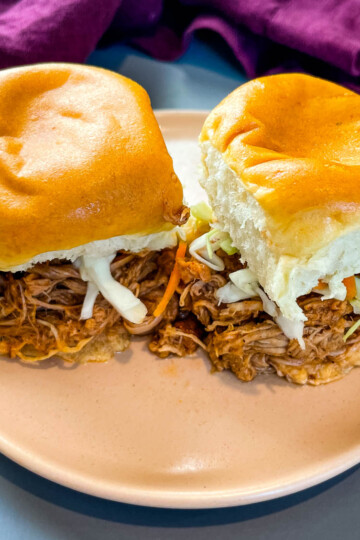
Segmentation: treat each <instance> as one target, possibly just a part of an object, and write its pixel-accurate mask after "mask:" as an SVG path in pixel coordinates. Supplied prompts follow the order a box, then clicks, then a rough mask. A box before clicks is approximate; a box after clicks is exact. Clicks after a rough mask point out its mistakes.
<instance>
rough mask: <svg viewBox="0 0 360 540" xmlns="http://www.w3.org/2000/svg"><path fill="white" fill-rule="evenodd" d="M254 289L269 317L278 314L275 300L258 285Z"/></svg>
mask: <svg viewBox="0 0 360 540" xmlns="http://www.w3.org/2000/svg"><path fill="white" fill-rule="evenodd" d="M255 289H256V292H257V293H258V295H259V296H260V298H261V301H262V303H263V308H264V311H265V313H267V314H268V315H270V317H274V318H276V317H277V316H278V315H279V309H278V307H277V305H276V304H275V302H273V301H272V300H270V298H269V297H268V295H267V294H266V293H265V292H264V291H263V290H262V289H261V288H260V287H256V288H255Z"/></svg>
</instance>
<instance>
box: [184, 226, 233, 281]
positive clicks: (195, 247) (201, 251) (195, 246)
mask: <svg viewBox="0 0 360 540" xmlns="http://www.w3.org/2000/svg"><path fill="white" fill-rule="evenodd" d="M210 232H212V231H210ZM207 235H208V233H206V234H203V235H202V236H199V238H195V240H194V241H193V242H191V244H190V247H189V253H190V255H192V256H193V257H194V259H197V260H198V261H200V262H202V263H203V264H206V265H207V266H208V267H209V268H211V269H212V270H217V271H218V272H221V271H222V270H224V268H225V264H224V261H223V260H222V259H221V258H220V257H218V255H216V254H215V253H214V252H212V256H209V252H208V248H207Z"/></svg>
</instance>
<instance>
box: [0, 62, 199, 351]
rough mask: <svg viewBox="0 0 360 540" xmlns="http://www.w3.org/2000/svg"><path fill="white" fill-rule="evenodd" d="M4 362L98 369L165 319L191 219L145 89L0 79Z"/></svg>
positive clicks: (71, 71) (70, 68)
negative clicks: (172, 272) (67, 363)
mask: <svg viewBox="0 0 360 540" xmlns="http://www.w3.org/2000/svg"><path fill="white" fill-rule="evenodd" d="M0 126H1V134H0V193H1V195H0V216H1V220H0V223H1V224H0V354H2V355H7V356H10V357H16V356H17V357H20V358H21V359H23V360H27V361H34V360H42V359H45V358H48V357H50V356H53V355H55V354H57V355H60V356H62V357H63V358H65V359H66V360H73V359H76V360H84V361H85V360H106V359H107V358H109V357H110V356H112V354H113V352H114V351H115V350H123V349H125V348H126V347H127V346H128V344H129V339H128V335H129V332H130V333H143V332H147V331H149V330H151V325H154V324H157V323H158V322H159V321H160V320H166V317H167V312H168V311H169V310H171V303H170V305H169V306H166V310H167V311H166V310H163V311H162V312H161V315H160V316H159V317H158V318H157V319H156V320H155V319H154V317H152V316H151V312H152V311H153V310H154V308H155V307H156V305H157V304H158V303H159V301H160V299H161V297H162V296H163V294H164V290H165V288H166V284H167V280H168V274H169V272H168V271H167V268H168V267H171V265H173V260H174V253H173V250H172V249H171V248H173V247H174V246H176V245H177V243H178V237H177V232H176V231H177V229H178V226H179V225H182V224H183V223H184V222H185V221H186V219H187V217H188V209H187V208H186V207H184V206H183V202H182V199H183V193H182V186H181V184H180V182H179V180H178V178H177V176H176V174H175V173H174V170H173V165H172V160H171V158H170V156H169V154H168V152H167V149H166V146H165V143H164V140H163V137H162V135H161V132H160V129H159V126H158V124H157V122H156V119H155V117H154V114H153V111H152V109H151V105H150V100H149V97H148V95H147V93H146V92H145V90H144V89H143V88H142V87H140V86H139V85H138V84H136V83H135V82H133V81H131V80H129V79H127V78H125V77H122V76H120V75H118V74H115V73H112V72H109V71H106V70H103V69H98V68H94V67H89V66H80V65H72V64H42V65H34V66H27V67H22V68H15V69H9V70H5V71H1V72H0Z"/></svg>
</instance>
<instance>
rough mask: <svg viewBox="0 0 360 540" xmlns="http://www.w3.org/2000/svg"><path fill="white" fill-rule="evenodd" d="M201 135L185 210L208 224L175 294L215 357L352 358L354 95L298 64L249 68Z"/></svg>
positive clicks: (315, 379) (243, 372)
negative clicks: (261, 73) (261, 72)
mask: <svg viewBox="0 0 360 540" xmlns="http://www.w3.org/2000/svg"><path fill="white" fill-rule="evenodd" d="M200 146H201V151H202V163H203V177H202V179H201V182H200V183H201V185H202V186H203V188H204V189H205V191H206V193H207V195H208V199H209V204H210V206H211V210H210V208H208V210H207V211H206V206H205V205H204V203H203V206H202V208H200V207H198V208H195V209H192V212H193V214H195V217H196V215H197V217H198V218H199V217H201V216H199V212H200V213H202V219H203V220H206V219H207V220H208V223H209V229H208V232H206V233H205V234H202V235H199V236H198V237H197V238H196V239H195V240H193V242H192V243H191V245H190V249H189V257H188V259H187V264H188V268H187V274H188V275H186V272H185V270H184V271H183V275H182V278H181V282H180V287H179V289H178V293H179V295H180V296H179V298H180V300H179V304H180V309H181V310H183V311H184V312H188V313H191V314H192V315H194V316H195V317H196V320H197V323H198V324H200V327H201V328H200V330H199V329H198V337H199V339H201V343H202V347H203V348H204V349H206V351H207V353H208V355H209V357H210V359H211V360H212V362H213V365H214V367H215V369H217V370H222V369H231V370H232V371H234V372H235V374H236V375H237V376H238V377H239V378H240V379H241V380H244V381H249V380H252V379H253V378H254V377H255V376H256V375H257V374H259V373H266V372H276V373H277V374H278V375H280V376H283V377H286V378H287V379H288V380H289V381H292V382H295V383H299V384H305V383H309V384H314V385H317V384H321V383H327V382H330V381H333V380H335V379H338V378H340V377H342V376H343V375H345V374H346V373H347V372H349V371H350V369H351V368H352V367H353V366H355V365H357V364H359V363H360V316H359V314H360V279H359V277H358V275H360V97H359V96H358V95H357V94H355V93H353V92H351V91H350V90H347V89H345V88H342V87H341V86H338V85H336V84H333V83H330V82H328V81H325V80H321V79H317V78H314V77H310V76H307V75H301V74H287V75H275V76H270V77H265V78H261V79H255V80H253V81H250V82H248V83H246V84H244V85H243V86H241V87H240V88H238V89H237V90H235V91H234V92H233V93H231V94H230V95H229V96H228V97H226V98H225V99H224V100H223V101H222V102H221V103H220V104H219V105H218V106H217V107H215V109H214V110H213V111H212V112H211V113H210V115H209V116H208V118H207V119H206V121H205V124H204V126H203V129H202V132H201V135H200ZM206 212H207V214H208V215H207V216H205V214H206ZM185 228H186V226H185ZM191 264H192V265H193V266H192V268H190V265H191ZM196 264H197V265H198V266H197V267H195V265H196ZM205 268H206V269H207V271H206V270H205ZM190 269H192V276H189V270H190ZM173 335H174V329H172V328H171V326H170V325H169V324H167V326H165V327H164V328H163V329H158V330H157V334H156V336H155V338H154V339H153V342H152V344H151V348H152V349H153V350H154V352H157V354H160V355H165V354H166V351H167V350H170V351H171V347H169V343H171V344H172V345H174V339H173V338H172V337H171V336H173ZM171 339H172V342H171ZM177 343H178V345H179V342H177ZM178 350H180V354H183V353H184V351H183V349H181V347H180V346H179V347H178ZM178 354H179V352H178Z"/></svg>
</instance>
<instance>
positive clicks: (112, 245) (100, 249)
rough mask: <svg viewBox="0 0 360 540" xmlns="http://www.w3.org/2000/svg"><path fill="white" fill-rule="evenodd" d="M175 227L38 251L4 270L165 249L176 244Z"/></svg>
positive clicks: (21, 269)
mask: <svg viewBox="0 0 360 540" xmlns="http://www.w3.org/2000/svg"><path fill="white" fill-rule="evenodd" d="M176 231H177V228H173V229H172V230H170V231H161V232H157V233H152V234H147V235H144V236H141V235H137V234H129V235H124V236H114V237H112V238H108V239H106V240H96V241H95V242H89V243H87V244H83V245H81V246H76V247H75V248H72V249H67V250H63V251H48V252H46V253H39V254H38V255H36V256H35V257H33V258H32V259H30V260H28V261H26V263H24V264H21V265H19V266H12V267H11V268H6V269H4V270H7V271H10V272H23V271H25V270H28V269H29V268H31V267H32V266H34V264H37V263H42V262H46V261H52V260H53V259H65V260H68V261H75V260H76V259H77V258H78V257H81V256H82V255H90V256H93V257H107V256H108V255H111V254H112V253H115V252H116V251H119V250H120V249H122V250H125V251H131V252H133V253H137V252H139V251H141V250H142V249H149V250H152V251H157V250H161V249H165V248H167V247H173V246H176V244H177V232H176ZM4 270H3V271H4Z"/></svg>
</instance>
